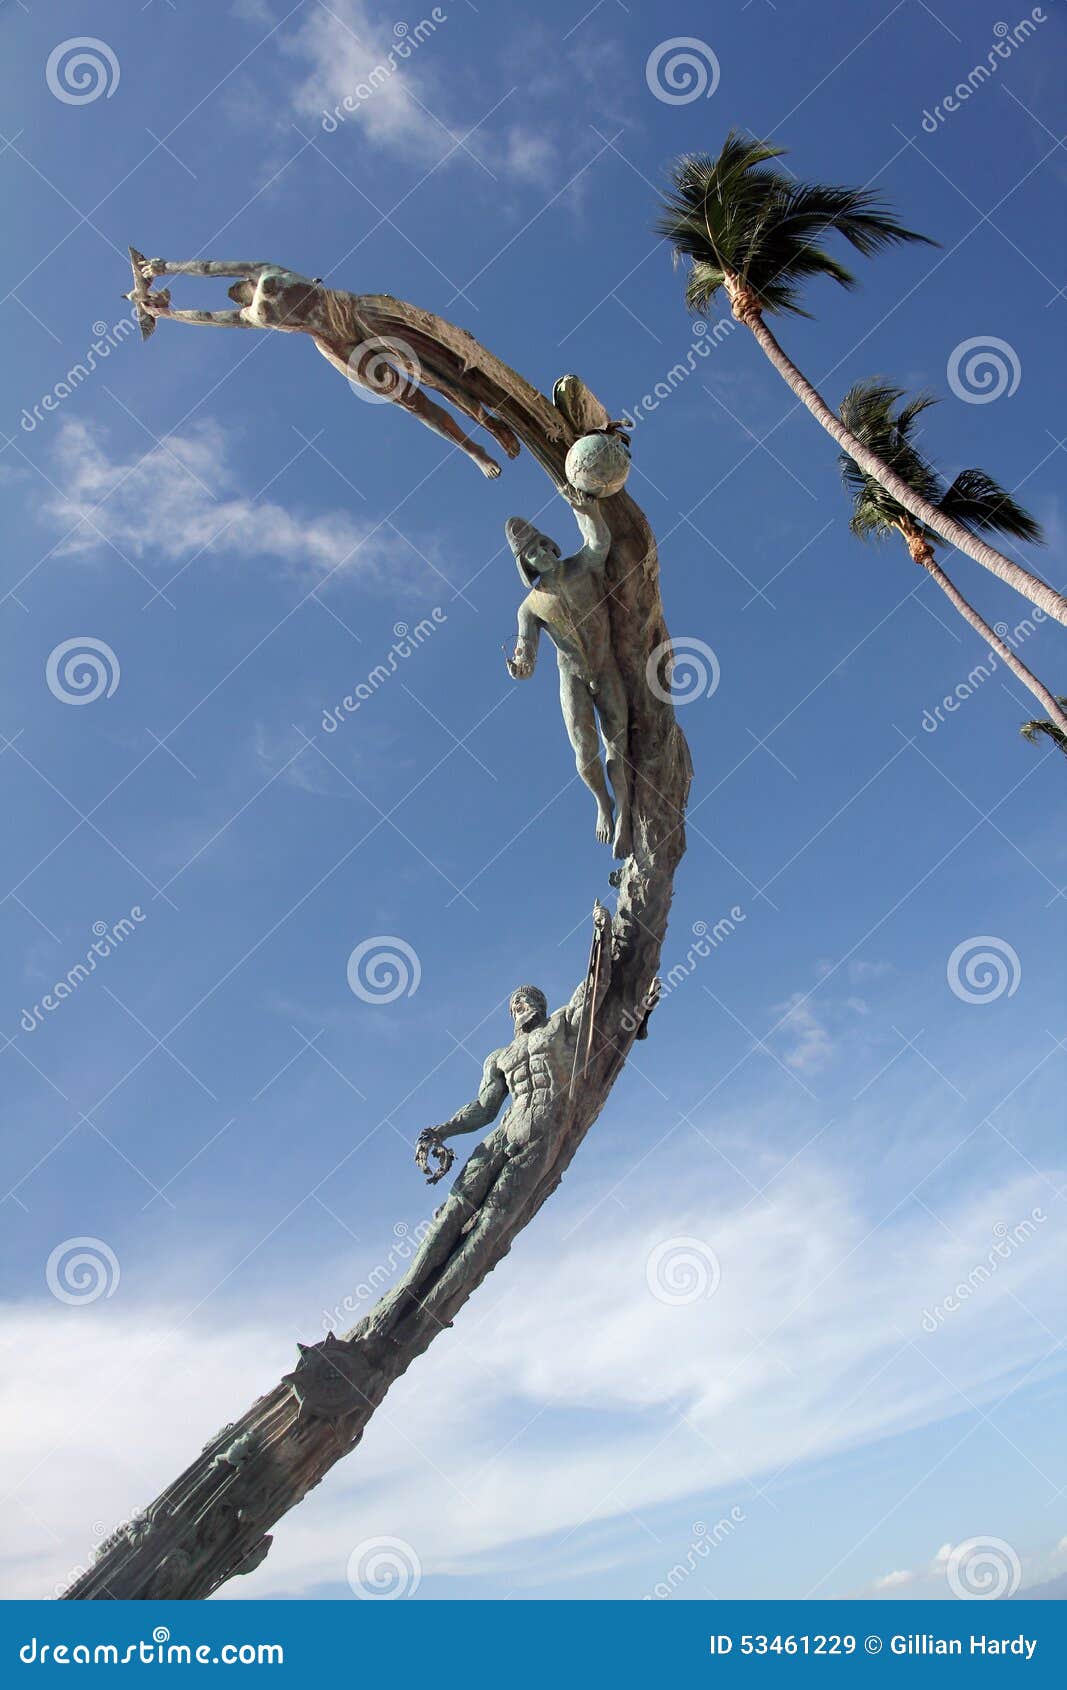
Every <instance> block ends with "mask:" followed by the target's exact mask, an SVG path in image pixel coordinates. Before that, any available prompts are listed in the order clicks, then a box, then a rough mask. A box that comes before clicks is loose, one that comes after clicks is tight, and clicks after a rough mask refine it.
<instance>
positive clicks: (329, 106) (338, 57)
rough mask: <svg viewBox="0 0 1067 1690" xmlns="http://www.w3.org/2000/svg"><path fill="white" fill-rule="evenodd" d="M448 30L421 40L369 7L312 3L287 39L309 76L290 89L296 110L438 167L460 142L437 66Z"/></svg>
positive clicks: (347, 0) (350, 1) (351, 0)
mask: <svg viewBox="0 0 1067 1690" xmlns="http://www.w3.org/2000/svg"><path fill="white" fill-rule="evenodd" d="M431 21H432V20H431ZM447 27H448V24H447V19H446V21H445V22H443V23H441V24H440V25H436V26H435V27H434V29H433V31H431V32H430V33H428V34H427V35H426V37H425V39H423V40H421V41H415V39H414V37H413V36H412V35H411V32H410V31H409V30H408V26H407V25H406V24H399V25H398V24H394V23H392V22H389V21H386V20H385V19H384V18H381V17H379V16H377V15H376V13H375V10H374V9H373V8H372V7H371V6H370V5H368V4H367V0H331V4H330V5H329V6H326V5H322V4H320V3H319V0H313V3H312V4H311V5H309V6H305V7H304V8H303V11H302V13H301V20H300V24H299V27H298V28H297V29H295V30H293V31H291V32H288V33H286V34H285V35H283V36H282V37H281V43H280V44H281V47H282V50H283V52H284V53H286V54H287V55H289V56H290V57H291V58H293V59H295V60H297V61H298V62H299V63H300V64H301V65H303V66H304V67H305V70H306V74H305V75H304V77H303V80H302V81H300V82H298V83H297V84H296V86H295V87H294V88H293V89H292V93H291V106H292V110H293V111H294V112H295V113H296V115H297V116H298V117H301V118H303V119H304V120H306V121H308V122H311V123H316V124H317V123H321V121H322V118H323V116H324V114H331V113H334V112H339V114H340V119H339V120H340V121H343V122H344V123H345V125H346V126H350V127H351V128H352V129H353V130H356V131H357V132H358V133H359V134H361V135H362V136H363V137H364V138H365V139H366V140H367V141H369V142H370V143H371V144H372V145H373V146H376V147H380V148H382V149H387V150H389V151H390V152H392V153H394V154H397V155H399V156H402V157H405V158H410V159H413V160H415V162H416V163H426V164H431V163H434V162H436V160H437V159H439V158H441V157H442V156H443V154H444V153H445V152H447V151H448V149H449V147H450V146H451V145H452V143H453V141H454V139H455V138H456V137H455V135H454V134H453V132H452V130H451V129H450V127H449V124H448V122H447V120H446V119H445V118H444V116H443V115H442V113H443V112H444V110H445V109H446V105H447V101H446V98H445V94H444V92H443V88H442V86H441V82H440V78H439V76H438V75H437V74H435V72H434V69H433V64H432V58H433V50H434V35H435V34H436V32H437V30H438V29H447ZM405 49H406V50H405ZM401 51H403V52H404V56H403V58H400V57H399V53H400V52H401ZM336 121H338V119H335V122H336ZM459 133H462V131H459Z"/></svg>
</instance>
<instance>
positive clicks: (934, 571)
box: [900, 524, 1067, 733]
mask: <svg viewBox="0 0 1067 1690" xmlns="http://www.w3.org/2000/svg"><path fill="white" fill-rule="evenodd" d="M900 532H901V533H902V534H903V536H904V540H905V543H906V545H907V548H908V550H909V552H910V553H911V555H912V559H913V561H914V562H915V563H917V564H918V565H919V567H920V569H925V570H926V571H927V572H928V573H929V574H930V575H932V576H933V578H934V580H935V581H936V582H937V584H938V586H939V587H940V588H941V591H942V592H943V593H944V594H945V597H946V598H947V599H948V600H949V602H950V603H951V604H952V605H954V606H955V608H956V609H957V610H958V611H959V613H960V615H961V616H962V617H963V619H964V621H965V622H969V623H970V625H971V627H972V628H973V629H974V630H975V632H976V633H978V634H980V635H981V636H982V639H983V640H984V641H985V642H986V644H987V645H988V646H989V649H990V651H995V652H996V654H997V656H998V657H999V658H1000V660H1001V662H1002V663H1004V664H1006V665H1007V667H1008V668H1009V669H1010V670H1011V671H1012V673H1013V674H1014V675H1018V677H1019V679H1020V681H1021V682H1022V683H1023V686H1024V687H1029V689H1030V691H1031V692H1032V693H1033V695H1034V697H1035V698H1039V699H1040V700H1041V703H1042V704H1043V705H1044V707H1045V709H1046V710H1047V711H1048V714H1049V717H1050V719H1051V720H1052V721H1053V722H1054V723H1055V725H1056V726H1057V727H1058V728H1059V729H1060V730H1061V731H1062V732H1064V733H1067V715H1065V714H1064V711H1063V707H1062V705H1061V704H1060V703H1059V700H1058V699H1056V698H1054V697H1053V695H1052V693H1050V692H1049V690H1048V688H1047V687H1045V686H1042V684H1041V682H1040V681H1039V680H1038V678H1037V676H1036V675H1034V674H1032V673H1031V671H1030V670H1029V669H1028V668H1027V667H1026V664H1025V663H1024V662H1023V661H1022V659H1021V658H1019V657H1017V656H1016V655H1015V653H1014V652H1013V651H1012V649H1011V646H1010V645H1008V644H1007V642H1006V641H1005V640H1002V639H1001V637H1000V635H999V634H998V633H997V632H996V630H995V629H994V628H991V627H990V626H989V623H988V622H987V621H986V620H985V618H984V617H983V616H982V615H980V614H979V612H978V611H977V610H975V608H974V605H973V604H970V603H969V602H968V600H967V599H965V598H964V596H963V594H962V593H961V592H960V590H959V588H958V587H957V586H956V584H955V582H954V581H952V580H950V579H949V577H948V576H947V575H946V574H945V571H944V570H943V569H942V568H941V565H940V564H939V563H938V561H937V559H936V558H935V557H934V554H933V551H932V550H931V548H930V546H929V545H928V544H927V542H926V541H925V540H924V539H923V537H922V535H921V534H920V533H919V532H918V530H917V529H914V528H911V527H905V526H904V525H903V524H901V528H900Z"/></svg>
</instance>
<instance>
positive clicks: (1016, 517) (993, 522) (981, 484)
mask: <svg viewBox="0 0 1067 1690" xmlns="http://www.w3.org/2000/svg"><path fill="white" fill-rule="evenodd" d="M938 505H939V509H940V510H943V511H944V513H945V515H946V516H951V517H954V518H955V519H956V521H957V522H962V523H964V524H965V526H966V527H968V528H976V529H978V530H979V532H980V533H986V534H1010V535H1012V537H1013V538H1014V539H1016V540H1029V541H1031V542H1032V543H1033V544H1035V545H1041V544H1043V543H1044V538H1045V536H1044V533H1043V532H1042V528H1041V524H1040V523H1039V522H1038V521H1037V519H1036V518H1035V517H1032V516H1031V515H1030V512H1029V511H1027V510H1024V509H1023V507H1022V505H1020V504H1017V503H1016V501H1015V500H1014V499H1013V498H1012V496H1011V494H1010V493H1008V492H1006V491H1005V489H1004V488H1003V487H1001V486H1000V485H999V484H998V483H997V482H996V481H994V480H993V478H992V476H991V475H987V474H986V473H985V471H984V470H981V469H964V470H961V471H960V473H959V475H957V477H956V479H955V481H954V482H953V483H952V486H951V487H950V488H949V489H948V491H947V492H946V493H945V494H944V496H943V497H942V498H941V499H940V500H939V501H938Z"/></svg>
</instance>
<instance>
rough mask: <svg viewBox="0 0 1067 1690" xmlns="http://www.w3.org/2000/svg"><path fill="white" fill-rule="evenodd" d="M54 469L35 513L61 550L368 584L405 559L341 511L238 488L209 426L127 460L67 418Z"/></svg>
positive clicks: (383, 537) (220, 438) (394, 543)
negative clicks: (201, 559)
mask: <svg viewBox="0 0 1067 1690" xmlns="http://www.w3.org/2000/svg"><path fill="white" fill-rule="evenodd" d="M54 466H55V467H54V473H53V476H52V479H53V481H54V482H55V483H56V485H57V488H58V491H57V492H56V493H54V494H53V495H52V496H51V497H49V498H46V499H45V500H44V502H43V506H42V512H43V515H44V517H45V519H46V520H47V521H48V522H49V523H50V524H51V525H53V526H56V527H58V528H59V529H60V530H61V531H62V538H61V542H60V544H59V547H58V550H59V551H60V552H61V553H84V552H104V553H106V552H107V551H108V549H109V542H110V543H111V544H113V545H114V546H115V547H116V548H117V550H118V551H119V552H120V553H125V554H126V555H127V556H132V557H133V558H136V559H142V558H147V559H148V560H149V562H150V563H151V562H152V561H153V560H158V559H162V560H164V561H165V562H167V563H177V562H182V563H185V562H188V561H189V560H190V559H191V558H192V557H193V556H194V555H195V554H198V553H199V554H206V555H208V556H213V557H219V556H229V557H234V556H240V557H267V558H274V559H276V560H277V561H278V562H280V563H282V564H285V565H286V566H287V567H290V568H292V569H295V570H298V571H300V572H304V571H307V572H309V573H311V574H320V573H321V574H325V573H327V572H330V571H333V570H338V569H344V570H349V571H353V572H354V571H359V573H360V574H361V575H364V576H370V577H372V578H373V577H375V576H376V575H377V574H378V573H379V571H382V570H383V566H384V565H386V564H387V565H388V573H389V574H390V576H393V575H394V570H395V567H396V566H397V564H398V563H399V564H400V565H403V563H404V560H405V559H409V558H410V557H411V555H412V554H411V552H410V549H409V548H408V547H406V546H404V545H402V544H401V542H400V541H399V540H398V539H396V538H395V536H392V535H390V534H389V533H388V532H387V531H384V530H383V531H381V532H379V533H377V534H374V535H373V536H371V531H370V528H369V527H363V526H361V525H360V524H358V523H355V522H353V521H352V519H351V517H349V516H348V515H347V514H346V513H345V512H343V511H326V512H324V513H322V514H320V515H301V514H299V513H298V512H296V511H294V510H291V509H289V508H288V507H286V506H285V505H280V504H277V503H276V502H275V501H274V500H272V499H267V498H262V499H260V498H250V497H249V496H248V495H247V494H246V493H242V492H239V491H237V490H236V488H235V485H234V482H235V476H234V472H233V470H232V468H231V466H230V463H229V454H228V450H227V442H226V438H225V435H224V433H223V431H222V429H221V427H220V426H219V424H218V423H216V422H212V421H204V422H199V423H194V424H191V425H190V426H189V428H188V429H187V430H186V432H185V433H184V434H174V435H171V436H170V437H169V438H168V439H167V440H166V441H165V442H164V444H163V445H161V446H156V447H153V448H152V450H151V451H149V452H148V453H147V454H143V453H140V452H136V453H134V454H133V455H132V456H131V457H129V458H128V459H123V458H121V457H114V456H112V455H111V454H110V453H109V450H108V445H107V437H106V435H105V433H104V431H103V430H102V429H99V428H96V429H94V428H91V427H90V426H89V425H88V424H86V423H84V422H81V421H67V422H64V423H63V425H62V428H61V430H60V433H59V437H58V442H57V446H56V452H55V458H54ZM408 568H409V570H410V564H409V565H408Z"/></svg>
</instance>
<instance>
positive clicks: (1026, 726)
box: [1019, 698, 1067, 757]
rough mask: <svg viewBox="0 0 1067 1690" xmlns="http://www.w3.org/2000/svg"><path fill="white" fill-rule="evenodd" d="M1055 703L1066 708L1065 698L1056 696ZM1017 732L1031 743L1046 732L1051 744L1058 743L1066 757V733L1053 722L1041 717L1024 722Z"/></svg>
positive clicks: (1035, 742) (1066, 699) (1034, 742)
mask: <svg viewBox="0 0 1067 1690" xmlns="http://www.w3.org/2000/svg"><path fill="white" fill-rule="evenodd" d="M1056 703H1057V704H1059V705H1061V706H1062V707H1063V709H1064V710H1067V698H1058V699H1057V700H1056ZM1019 732H1020V733H1021V734H1022V736H1023V738H1024V739H1028V740H1029V741H1030V744H1031V745H1036V744H1037V742H1038V739H1039V737H1040V736H1041V734H1047V735H1048V737H1049V739H1050V740H1051V741H1052V743H1053V745H1058V746H1059V748H1060V750H1061V751H1062V752H1063V755H1064V756H1065V757H1067V734H1065V733H1064V731H1063V729H1062V728H1061V727H1057V725H1056V723H1055V722H1047V721H1045V720H1044V718H1043V717H1042V718H1041V719H1040V720H1039V721H1036V722H1024V723H1023V725H1022V727H1021V728H1020V729H1019Z"/></svg>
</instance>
